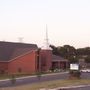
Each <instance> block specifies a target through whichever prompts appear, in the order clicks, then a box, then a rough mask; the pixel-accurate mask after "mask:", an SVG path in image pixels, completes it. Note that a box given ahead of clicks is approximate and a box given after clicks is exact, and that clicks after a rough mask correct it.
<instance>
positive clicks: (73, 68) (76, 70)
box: [69, 63, 81, 79]
mask: <svg viewBox="0 0 90 90" xmlns="http://www.w3.org/2000/svg"><path fill="white" fill-rule="evenodd" d="M69 74H70V76H69V78H70V79H80V75H81V73H80V67H79V64H78V63H71V64H70V71H69Z"/></svg>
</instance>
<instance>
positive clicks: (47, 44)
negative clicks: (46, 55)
mask: <svg viewBox="0 0 90 90" xmlns="http://www.w3.org/2000/svg"><path fill="white" fill-rule="evenodd" d="M45 32H46V33H45V34H46V35H45V41H44V46H43V47H42V49H45V50H51V49H50V47H49V39H48V27H47V24H46V30H45Z"/></svg>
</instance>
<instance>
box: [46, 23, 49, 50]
mask: <svg viewBox="0 0 90 90" xmlns="http://www.w3.org/2000/svg"><path fill="white" fill-rule="evenodd" d="M48 40H49V39H48V27H47V24H46V39H45V41H46V49H49V41H48Z"/></svg>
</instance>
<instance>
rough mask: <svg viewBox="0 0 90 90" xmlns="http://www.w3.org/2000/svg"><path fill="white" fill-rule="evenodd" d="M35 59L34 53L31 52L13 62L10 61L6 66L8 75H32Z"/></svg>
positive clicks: (34, 69)
mask: <svg viewBox="0 0 90 90" xmlns="http://www.w3.org/2000/svg"><path fill="white" fill-rule="evenodd" d="M35 58H36V56H35V52H34V51H32V52H31V53H28V54H26V55H23V56H21V57H18V58H17V59H15V60H12V61H10V62H9V65H8V71H9V73H18V72H21V73H25V74H31V73H34V72H35V71H36V67H35V65H36V64H35V63H36V61H35Z"/></svg>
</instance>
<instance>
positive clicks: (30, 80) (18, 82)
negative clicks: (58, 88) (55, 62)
mask: <svg viewBox="0 0 90 90" xmlns="http://www.w3.org/2000/svg"><path fill="white" fill-rule="evenodd" d="M67 78H68V74H67V73H57V74H52V75H43V76H42V77H41V79H40V80H39V78H37V76H34V77H27V78H20V79H16V83H15V84H14V85H12V83H11V81H10V80H7V81H0V87H10V86H11V87H12V86H18V85H23V84H24V85H25V84H30V83H37V82H43V81H51V80H58V79H67Z"/></svg>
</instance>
